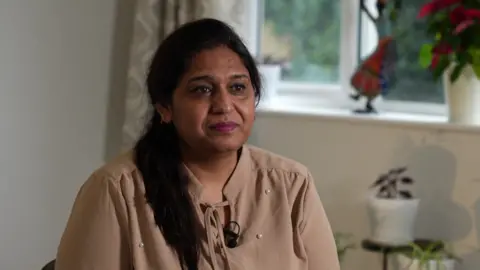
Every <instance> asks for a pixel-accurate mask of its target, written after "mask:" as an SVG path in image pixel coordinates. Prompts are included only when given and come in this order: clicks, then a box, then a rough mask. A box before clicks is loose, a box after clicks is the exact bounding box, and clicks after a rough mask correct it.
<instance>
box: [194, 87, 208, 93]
mask: <svg viewBox="0 0 480 270" xmlns="http://www.w3.org/2000/svg"><path fill="white" fill-rule="evenodd" d="M193 92H195V93H199V94H208V93H210V92H212V88H211V87H208V86H197V87H194V88H193Z"/></svg>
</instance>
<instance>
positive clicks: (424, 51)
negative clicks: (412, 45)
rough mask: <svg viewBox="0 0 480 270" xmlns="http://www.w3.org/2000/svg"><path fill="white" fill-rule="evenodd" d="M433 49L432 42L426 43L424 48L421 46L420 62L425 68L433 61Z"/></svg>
mask: <svg viewBox="0 0 480 270" xmlns="http://www.w3.org/2000/svg"><path fill="white" fill-rule="evenodd" d="M432 49H433V46H432V45H431V44H424V45H423V46H422V48H420V55H419V56H420V57H419V63H420V66H422V67H423V68H427V67H429V66H430V65H431V63H432V58H433V55H432Z"/></svg>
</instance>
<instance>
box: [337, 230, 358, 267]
mask: <svg viewBox="0 0 480 270" xmlns="http://www.w3.org/2000/svg"><path fill="white" fill-rule="evenodd" d="M333 236H334V238H335V245H336V246H337V255H338V260H339V261H340V263H341V262H343V260H344V258H345V254H346V253H347V251H348V250H349V249H353V248H355V244H354V243H353V241H352V240H351V238H352V235H351V234H346V233H340V232H335V233H334V234H333Z"/></svg>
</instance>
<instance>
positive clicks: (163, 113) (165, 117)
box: [155, 104, 172, 124]
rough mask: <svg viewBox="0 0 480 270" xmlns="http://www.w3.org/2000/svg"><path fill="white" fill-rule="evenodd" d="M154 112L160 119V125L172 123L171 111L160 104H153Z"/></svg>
mask: <svg viewBox="0 0 480 270" xmlns="http://www.w3.org/2000/svg"><path fill="white" fill-rule="evenodd" d="M155 110H156V111H157V113H158V114H159V115H160V117H161V118H162V123H167V124H168V123H170V122H171V121H172V110H171V109H170V108H167V107H164V106H162V105H160V104H155Z"/></svg>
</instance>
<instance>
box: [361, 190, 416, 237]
mask: <svg viewBox="0 0 480 270" xmlns="http://www.w3.org/2000/svg"><path fill="white" fill-rule="evenodd" d="M419 203H420V200H419V199H408V200H407V199H379V198H376V197H371V198H370V199H369V214H370V222H371V229H372V232H371V237H370V238H371V240H373V241H375V242H378V243H384V244H389V245H406V244H409V243H410V242H412V241H413V240H414V237H413V230H414V225H415V219H416V216H417V211H418V205H419Z"/></svg>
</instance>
